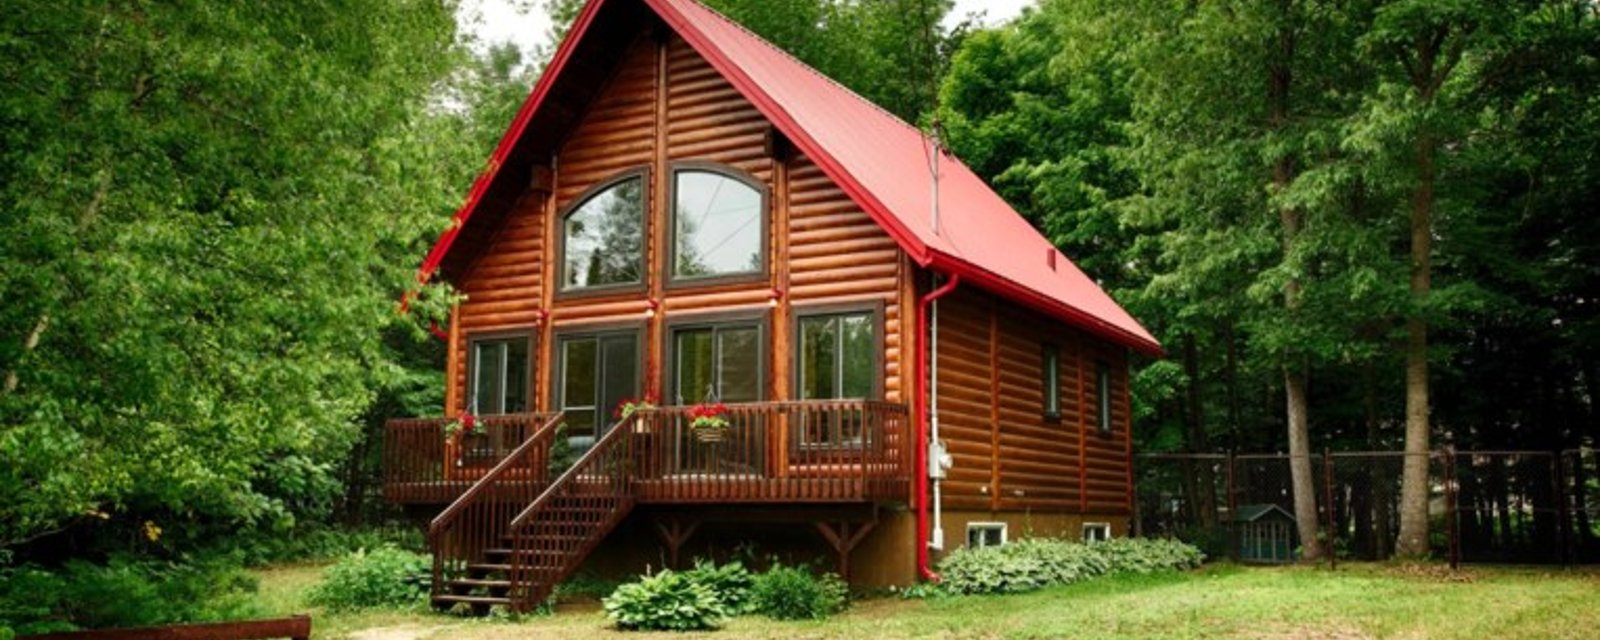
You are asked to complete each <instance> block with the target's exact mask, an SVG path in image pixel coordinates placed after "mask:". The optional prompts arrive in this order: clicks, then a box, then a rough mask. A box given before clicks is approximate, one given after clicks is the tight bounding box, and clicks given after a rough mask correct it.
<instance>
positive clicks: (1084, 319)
mask: <svg viewBox="0 0 1600 640" xmlns="http://www.w3.org/2000/svg"><path fill="white" fill-rule="evenodd" d="M924 266H927V267H929V268H932V269H935V270H939V271H944V272H947V273H958V274H961V277H962V278H964V279H967V280H971V281H972V282H973V283H974V284H977V285H979V286H981V287H983V288H986V289H989V290H990V291H993V292H995V293H998V294H1000V295H1002V296H1005V297H1007V298H1010V299H1012V300H1015V301H1018V302H1021V303H1023V304H1025V305H1027V306H1029V307H1031V308H1033V309H1034V310H1036V311H1040V312H1043V313H1045V314H1047V315H1050V316H1052V317H1057V318H1063V319H1065V320H1066V321H1067V322H1068V323H1070V324H1072V325H1075V326H1077V327H1079V328H1081V329H1083V330H1085V331H1088V332H1089V333H1091V334H1094V335H1096V336H1099V337H1102V338H1105V339H1107V340H1110V341H1112V342H1115V343H1118V344H1121V345H1125V346H1127V347H1129V348H1131V349H1133V350H1135V351H1138V352H1139V353H1142V354H1144V355H1147V356H1150V357H1154V358H1160V357H1163V356H1165V355H1166V350H1164V349H1162V348H1161V345H1160V344H1157V343H1155V342H1151V341H1149V340H1146V339H1144V338H1142V337H1140V336H1136V335H1133V334H1131V333H1129V332H1127V331H1125V330H1123V329H1122V328H1120V327H1118V326H1116V325H1113V324H1111V323H1109V322H1106V321H1104V320H1101V319H1099V318H1096V317H1094V316H1093V315H1090V314H1088V313H1085V312H1083V311H1082V310H1079V309H1077V308H1074V307H1072V306H1070V305H1066V304H1062V303H1061V302H1060V301H1058V300H1055V299H1054V298H1051V297H1049V296H1046V295H1043V294H1041V293H1039V292H1037V291H1034V290H1033V289H1030V288H1028V287H1024V286H1022V285H1019V284H1017V283H1015V282H1012V281H1011V279H1009V278H1006V277H1004V276H1000V275H998V274H995V273H993V272H991V271H989V270H987V269H984V268H982V267H979V266H977V265H975V264H972V263H971V262H968V261H966V260H962V259H960V258H957V257H954V256H950V255H947V254H945V253H943V252H940V251H936V250H935V251H932V252H931V260H930V261H929V263H928V264H927V265H924Z"/></svg>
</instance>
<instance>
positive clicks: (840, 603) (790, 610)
mask: <svg viewBox="0 0 1600 640" xmlns="http://www.w3.org/2000/svg"><path fill="white" fill-rule="evenodd" d="M849 595H850V593H849V589H848V587H846V586H845V584H844V581H843V580H841V579H839V576H836V575H834V574H831V573H829V574H824V575H823V576H822V577H820V578H819V577H816V576H813V575H811V572H810V571H809V570H807V569H806V568H804V567H787V566H784V565H781V564H779V565H773V567H772V569H770V570H768V571H767V572H766V573H763V574H761V575H758V576H756V579H755V584H754V585H752V586H751V588H750V599H751V605H752V607H753V608H754V610H755V611H757V612H759V613H761V614H762V615H765V616H767V617H769V618H775V619H778V620H820V619H822V618H826V617H828V616H829V615H832V614H834V613H837V612H839V611H842V610H843V609H844V607H845V604H846V603H847V602H848V601H849Z"/></svg>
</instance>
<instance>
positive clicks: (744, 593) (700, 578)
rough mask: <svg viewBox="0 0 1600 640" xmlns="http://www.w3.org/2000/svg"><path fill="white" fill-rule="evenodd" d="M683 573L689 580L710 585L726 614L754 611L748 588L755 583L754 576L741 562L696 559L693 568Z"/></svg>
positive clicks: (741, 613) (742, 613)
mask: <svg viewBox="0 0 1600 640" xmlns="http://www.w3.org/2000/svg"><path fill="white" fill-rule="evenodd" d="M684 574H685V575H687V576H689V579H690V580H693V581H695V582H698V583H700V584H703V585H705V586H707V587H710V588H711V591H712V593H715V594H716V595H717V600H718V601H720V602H721V603H722V608H723V609H724V610H726V611H727V612H728V615H733V616H737V615H744V614H746V613H753V612H754V610H755V607H754V602H753V601H752V600H751V597H750V588H751V587H752V586H754V585H755V580H756V577H755V575H754V574H751V573H750V570H749V569H746V568H744V564H743V563H740V562H737V561H735V562H729V563H727V564H724V565H717V564H716V563H714V562H711V561H708V560H697V561H695V563H694V568H693V569H690V570H688V571H685V572H684Z"/></svg>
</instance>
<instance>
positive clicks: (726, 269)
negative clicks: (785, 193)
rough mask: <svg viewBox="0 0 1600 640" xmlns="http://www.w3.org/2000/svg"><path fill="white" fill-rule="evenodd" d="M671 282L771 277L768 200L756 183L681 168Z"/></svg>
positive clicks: (675, 184) (676, 178)
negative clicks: (768, 241)
mask: <svg viewBox="0 0 1600 640" xmlns="http://www.w3.org/2000/svg"><path fill="white" fill-rule="evenodd" d="M672 199H673V209H672V238H673V241H672V257H671V260H672V278H673V279H674V280H689V279H711V278H719V277H722V276H740V275H753V276H761V275H763V274H765V273H766V266H767V265H766V214H767V211H766V210H767V206H766V196H765V193H764V192H763V191H762V190H761V189H760V188H758V185H757V184H756V183H754V182H753V181H749V180H747V179H744V178H742V177H736V176H734V175H731V174H727V173H722V172H719V171H716V170H711V169H700V168H695V169H680V170H678V171H676V172H674V173H673V183H672Z"/></svg>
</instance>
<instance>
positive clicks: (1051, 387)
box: [1039, 342, 1061, 422]
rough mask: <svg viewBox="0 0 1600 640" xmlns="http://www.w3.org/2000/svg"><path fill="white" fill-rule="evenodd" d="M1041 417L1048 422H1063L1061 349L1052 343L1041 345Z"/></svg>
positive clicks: (1042, 343)
mask: <svg viewBox="0 0 1600 640" xmlns="http://www.w3.org/2000/svg"><path fill="white" fill-rule="evenodd" d="M1039 393H1040V401H1041V405H1042V406H1041V407H1040V411H1039V413H1040V415H1042V416H1044V419H1045V420H1046V421H1050V422H1060V421H1061V347H1060V346H1059V345H1056V344H1055V343H1052V342H1041V343H1040V344H1039Z"/></svg>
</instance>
